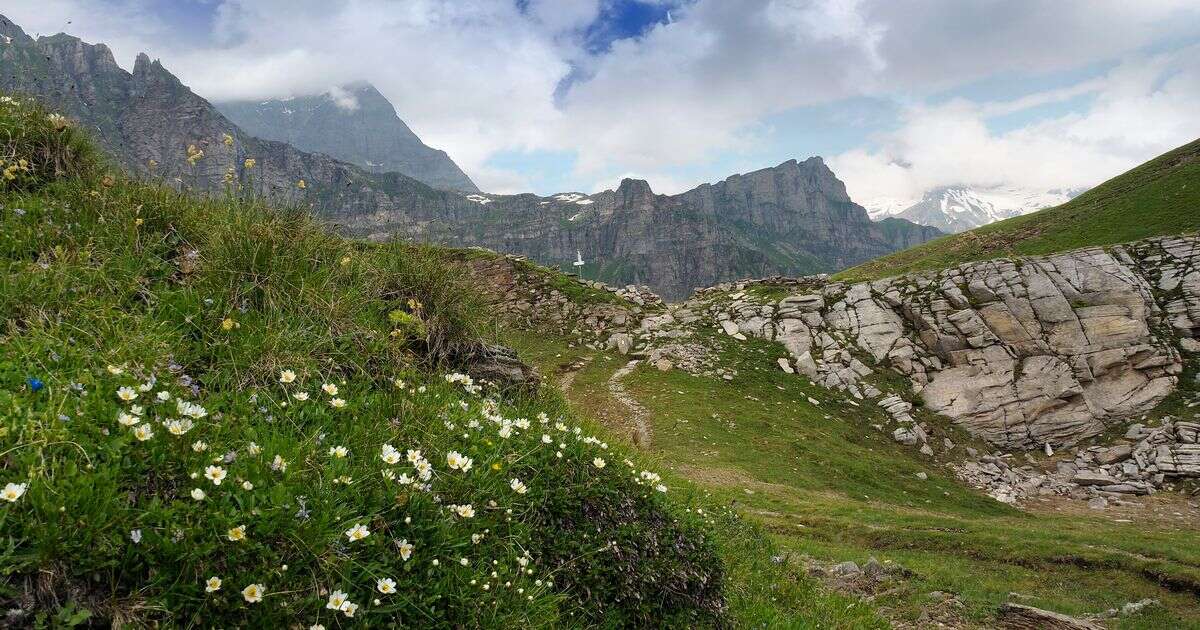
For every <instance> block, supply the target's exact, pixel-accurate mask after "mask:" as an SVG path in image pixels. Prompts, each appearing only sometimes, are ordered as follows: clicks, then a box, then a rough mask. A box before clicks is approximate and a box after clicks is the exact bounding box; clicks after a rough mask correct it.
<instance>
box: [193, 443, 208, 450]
mask: <svg viewBox="0 0 1200 630" xmlns="http://www.w3.org/2000/svg"><path fill="white" fill-rule="evenodd" d="M192 450H193V451H195V452H197V453H203V452H204V451H207V450H208V442H205V441H204V440H196V441H195V442H192Z"/></svg>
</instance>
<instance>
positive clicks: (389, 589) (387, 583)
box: [375, 578, 396, 595]
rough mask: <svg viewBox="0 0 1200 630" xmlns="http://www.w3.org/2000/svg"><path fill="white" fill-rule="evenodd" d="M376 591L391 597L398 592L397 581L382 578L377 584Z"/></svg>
mask: <svg viewBox="0 0 1200 630" xmlns="http://www.w3.org/2000/svg"><path fill="white" fill-rule="evenodd" d="M375 590H377V591H379V592H380V593H383V594H384V595H391V594H392V593H395V592H396V580H393V579H392V578H382V579H380V580H378V581H377V582H375Z"/></svg>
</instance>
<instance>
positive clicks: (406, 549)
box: [397, 538, 413, 562]
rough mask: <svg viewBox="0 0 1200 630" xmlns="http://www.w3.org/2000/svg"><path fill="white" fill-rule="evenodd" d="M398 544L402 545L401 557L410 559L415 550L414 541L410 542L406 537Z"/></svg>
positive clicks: (406, 559)
mask: <svg viewBox="0 0 1200 630" xmlns="http://www.w3.org/2000/svg"><path fill="white" fill-rule="evenodd" d="M397 546H398V547H400V559H401V560H404V561H405V562H407V561H408V559H409V558H411V557H412V552H413V545H412V543H410V542H408V539H407V538H405V539H404V540H401V541H400V544H399V545H397Z"/></svg>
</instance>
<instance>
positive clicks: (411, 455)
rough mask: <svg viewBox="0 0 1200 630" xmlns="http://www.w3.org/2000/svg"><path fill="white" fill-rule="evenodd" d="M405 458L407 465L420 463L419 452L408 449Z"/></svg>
mask: <svg viewBox="0 0 1200 630" xmlns="http://www.w3.org/2000/svg"><path fill="white" fill-rule="evenodd" d="M407 457H408V463H410V464H415V463H417V462H419V461H421V451H414V450H412V449H411V448H410V449H408V454H407Z"/></svg>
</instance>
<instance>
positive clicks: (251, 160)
mask: <svg viewBox="0 0 1200 630" xmlns="http://www.w3.org/2000/svg"><path fill="white" fill-rule="evenodd" d="M243 164H244V165H245V167H246V170H250V169H252V168H254V165H255V164H257V162H255V161H254V158H246V161H245V162H244V163H243Z"/></svg>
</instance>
